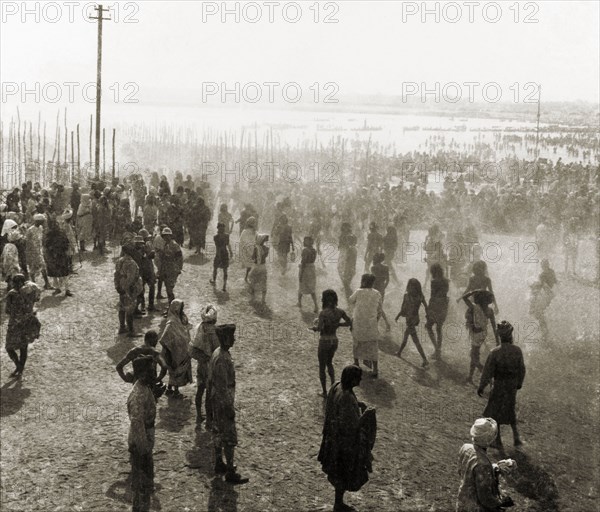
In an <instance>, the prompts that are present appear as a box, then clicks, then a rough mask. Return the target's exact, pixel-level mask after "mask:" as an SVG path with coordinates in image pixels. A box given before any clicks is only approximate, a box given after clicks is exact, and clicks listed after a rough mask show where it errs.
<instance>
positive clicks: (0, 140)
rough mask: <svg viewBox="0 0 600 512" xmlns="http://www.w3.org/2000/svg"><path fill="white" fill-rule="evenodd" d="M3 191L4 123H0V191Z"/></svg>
mask: <svg viewBox="0 0 600 512" xmlns="http://www.w3.org/2000/svg"><path fill="white" fill-rule="evenodd" d="M3 189H4V123H3V122H2V121H0V190H3Z"/></svg>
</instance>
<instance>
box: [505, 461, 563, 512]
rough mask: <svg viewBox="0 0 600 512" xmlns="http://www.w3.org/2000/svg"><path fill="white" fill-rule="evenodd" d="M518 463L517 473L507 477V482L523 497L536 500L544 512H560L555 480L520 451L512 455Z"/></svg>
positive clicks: (539, 508)
mask: <svg viewBox="0 0 600 512" xmlns="http://www.w3.org/2000/svg"><path fill="white" fill-rule="evenodd" d="M511 457H512V458H513V459H514V460H515V461H516V462H517V471H515V472H514V473H513V474H511V475H508V476H507V477H506V482H507V483H508V484H509V485H510V486H511V487H513V488H514V489H515V490H516V491H517V492H519V493H520V494H522V495H523V496H525V497H527V498H529V499H532V500H535V501H536V502H537V505H538V508H536V510H540V511H544V512H558V510H559V505H558V489H557V487H556V483H555V482H554V479H553V478H552V477H551V476H550V474H549V473H548V472H546V471H545V470H544V469H542V468H541V467H539V466H537V465H535V464H534V463H533V462H532V460H531V459H530V457H529V456H528V455H527V454H525V453H524V452H522V451H520V450H515V451H514V453H511Z"/></svg>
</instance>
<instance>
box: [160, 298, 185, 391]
mask: <svg viewBox="0 0 600 512" xmlns="http://www.w3.org/2000/svg"><path fill="white" fill-rule="evenodd" d="M183 306H184V304H183V301H182V300H180V299H173V301H171V304H170V305H169V310H168V314H167V325H166V326H165V330H164V331H163V333H162V335H161V337H160V340H159V342H160V344H161V345H162V347H163V350H162V355H163V357H164V358H165V361H166V362H167V366H168V369H169V384H168V386H167V391H166V394H167V396H173V397H174V398H183V395H182V394H181V393H180V392H179V387H180V386H185V385H187V384H191V383H192V382H193V380H192V360H191V358H190V354H189V344H190V333H189V327H188V319H187V317H186V316H185V314H184V312H183Z"/></svg>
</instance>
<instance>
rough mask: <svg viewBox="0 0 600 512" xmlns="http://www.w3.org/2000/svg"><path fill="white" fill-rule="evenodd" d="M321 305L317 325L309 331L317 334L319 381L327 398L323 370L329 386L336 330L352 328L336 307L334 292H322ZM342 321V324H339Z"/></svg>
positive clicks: (332, 370)
mask: <svg viewBox="0 0 600 512" xmlns="http://www.w3.org/2000/svg"><path fill="white" fill-rule="evenodd" d="M321 303H322V307H323V309H322V310H321V312H320V313H319V318H318V319H317V325H316V326H315V327H311V328H310V329H311V330H313V331H315V332H318V333H319V334H320V335H319V351H318V355H319V379H320V380H321V388H322V389H323V396H324V397H325V396H327V387H326V383H327V379H326V376H325V368H327V373H329V378H330V379H331V384H333V382H334V380H335V373H334V369H333V356H334V355H335V351H336V350H337V348H338V339H337V334H336V331H337V328H338V327H350V326H352V320H351V319H350V317H349V316H348V315H347V314H346V312H345V311H344V310H343V309H340V308H338V307H337V304H338V296H337V293H336V292H335V291H334V290H325V291H324V292H323V295H322V298H321ZM340 320H343V322H340Z"/></svg>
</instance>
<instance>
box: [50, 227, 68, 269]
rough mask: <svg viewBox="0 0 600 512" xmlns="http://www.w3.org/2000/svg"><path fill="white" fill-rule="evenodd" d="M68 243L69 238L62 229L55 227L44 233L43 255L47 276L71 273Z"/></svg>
mask: <svg viewBox="0 0 600 512" xmlns="http://www.w3.org/2000/svg"><path fill="white" fill-rule="evenodd" d="M69 245H70V244H69V238H68V237H67V234H66V233H65V232H64V231H63V230H62V229H60V228H58V227H56V228H54V229H49V230H48V232H47V233H46V237H45V238H44V256H45V259H46V269H47V272H48V277H66V276H68V275H69V274H70V273H71V265H70V261H71V259H70V258H69V257H68V254H67V253H68V251H69Z"/></svg>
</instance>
